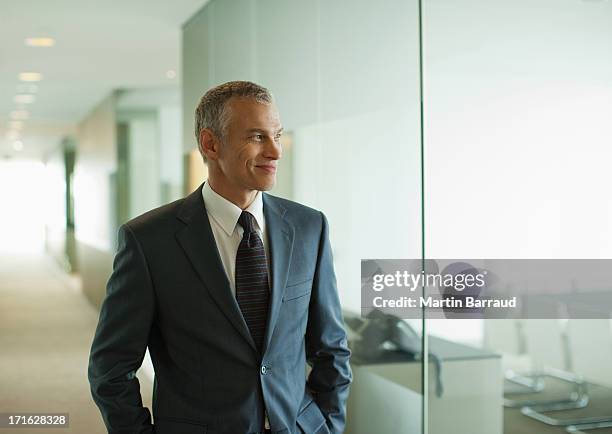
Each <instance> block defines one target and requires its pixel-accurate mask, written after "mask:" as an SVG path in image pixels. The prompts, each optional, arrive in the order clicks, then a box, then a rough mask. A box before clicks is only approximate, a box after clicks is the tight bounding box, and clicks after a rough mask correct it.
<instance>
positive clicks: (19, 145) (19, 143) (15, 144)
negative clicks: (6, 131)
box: [13, 140, 23, 152]
mask: <svg viewBox="0 0 612 434" xmlns="http://www.w3.org/2000/svg"><path fill="white" fill-rule="evenodd" d="M13 149H14V150H16V151H17V152H19V151H21V150H23V142H22V141H21V140H15V141H14V142H13Z"/></svg>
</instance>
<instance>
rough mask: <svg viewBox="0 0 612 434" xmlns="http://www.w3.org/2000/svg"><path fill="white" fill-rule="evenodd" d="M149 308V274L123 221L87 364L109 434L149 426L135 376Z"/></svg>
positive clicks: (148, 430)
mask: <svg viewBox="0 0 612 434" xmlns="http://www.w3.org/2000/svg"><path fill="white" fill-rule="evenodd" d="M154 310H155V299H154V294H153V288H152V284H151V277H150V275H149V270H148V266H147V263H146V260H145V257H144V254H143V252H142V248H141V247H140V244H139V243H138V241H137V239H136V238H135V236H134V233H133V232H132V230H131V229H130V227H129V226H127V225H123V226H121V227H120V228H119V241H118V250H117V254H116V256H115V260H114V262H113V273H112V275H111V277H110V279H109V281H108V284H107V288H106V298H105V299H104V302H103V304H102V309H101V311H100V319H99V321H98V327H97V329H96V334H95V337H94V340H93V343H92V346H91V353H90V357H89V369H88V377H89V383H90V385H91V394H92V396H93V399H94V401H95V402H96V404H97V405H98V407H99V408H100V412H101V413H102V418H103V419H104V423H105V424H106V428H107V429H108V432H109V434H152V433H153V432H154V430H153V426H152V424H151V414H150V412H149V410H148V409H147V408H145V407H143V405H142V397H141V395H140V383H139V382H138V378H137V377H136V371H137V370H138V368H139V367H140V365H141V364H142V360H143V358H144V354H145V350H146V348H147V341H148V338H149V330H150V328H151V323H152V321H153V316H154Z"/></svg>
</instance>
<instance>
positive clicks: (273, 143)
mask: <svg viewBox="0 0 612 434" xmlns="http://www.w3.org/2000/svg"><path fill="white" fill-rule="evenodd" d="M282 155H283V145H281V142H280V140H274V139H269V140H267V144H266V153H265V157H266V158H270V159H272V160H280V158H281V156H282Z"/></svg>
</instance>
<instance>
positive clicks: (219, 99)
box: [195, 81, 274, 145]
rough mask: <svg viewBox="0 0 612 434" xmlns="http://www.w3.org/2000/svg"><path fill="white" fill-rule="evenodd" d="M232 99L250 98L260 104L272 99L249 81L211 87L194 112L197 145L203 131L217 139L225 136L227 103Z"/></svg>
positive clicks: (269, 102) (230, 82) (266, 92)
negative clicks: (205, 130)
mask: <svg viewBox="0 0 612 434" xmlns="http://www.w3.org/2000/svg"><path fill="white" fill-rule="evenodd" d="M232 97H240V98H252V99H254V100H256V101H258V102H260V103H262V104H272V103H273V101H274V99H273V97H272V94H271V93H270V91H269V90H268V89H266V88H265V87H263V86H260V85H258V84H255V83H252V82H250V81H228V82H227V83H223V84H220V85H219V86H216V87H213V88H212V89H210V90H208V92H206V93H205V94H204V96H203V97H202V98H201V99H200V103H199V104H198V106H197V108H196V111H195V135H196V140H197V142H198V145H199V144H200V133H201V132H202V130H203V129H205V128H208V129H210V130H211V131H212V132H213V133H214V134H215V135H216V136H217V137H219V138H220V139H222V138H223V137H224V136H225V133H226V128H227V120H228V110H226V106H227V102H228V101H229V100H230V98H232Z"/></svg>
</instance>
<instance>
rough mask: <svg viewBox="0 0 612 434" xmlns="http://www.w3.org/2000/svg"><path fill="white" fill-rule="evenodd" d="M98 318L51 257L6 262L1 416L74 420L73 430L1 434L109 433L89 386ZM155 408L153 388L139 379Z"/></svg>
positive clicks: (1, 292) (0, 323)
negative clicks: (66, 416) (66, 415)
mask: <svg viewBox="0 0 612 434" xmlns="http://www.w3.org/2000/svg"><path fill="white" fill-rule="evenodd" d="M97 319H98V313H97V312H96V311H95V309H94V308H93V307H92V306H91V305H90V304H89V303H88V302H87V300H86V299H85V298H84V297H83V296H82V295H81V294H80V293H79V292H78V288H77V285H76V284H74V282H73V281H71V280H70V279H68V278H67V276H65V275H63V274H62V273H61V272H60V271H59V269H58V268H57V267H56V266H55V264H54V263H53V262H52V260H50V259H48V258H46V257H45V256H20V257H15V256H11V257H7V256H2V257H0V413H8V412H23V413H26V412H27V413H38V412H46V413H69V417H70V427H69V428H68V429H44V428H36V429H26V428H18V429H11V428H0V434H13V433H15V434H42V433H45V432H52V433H57V434H60V433H74V434H103V433H106V429H105V428H104V424H103V423H102V419H101V416H100V413H99V411H98V408H97V407H96V405H95V404H94V402H93V401H92V398H91V395H90V392H89V383H88V381H87V362H88V356H89V348H90V345H91V340H92V338H93V333H94V331H95V327H96V324H97ZM139 378H140V383H141V394H142V396H143V401H144V403H145V405H146V406H147V407H149V408H151V404H150V402H151V399H150V397H151V383H150V381H148V380H147V379H146V378H144V376H143V375H141V374H140V373H139Z"/></svg>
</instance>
